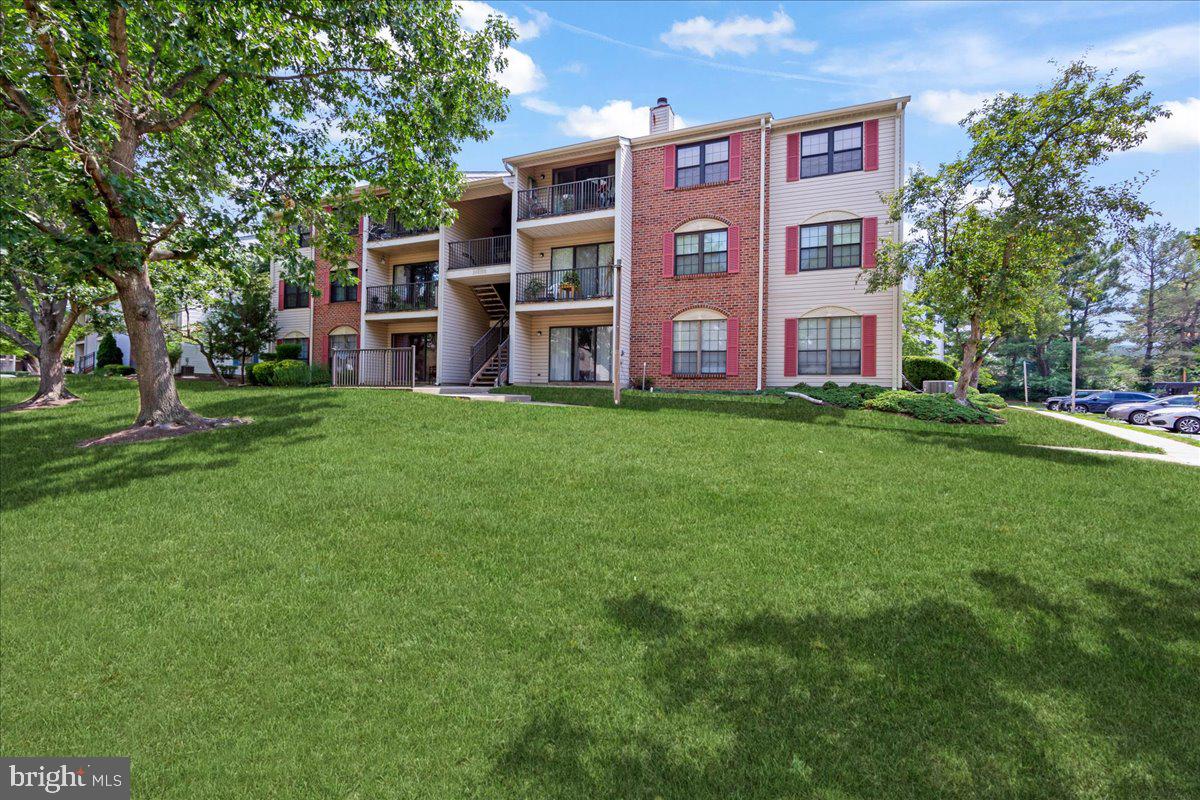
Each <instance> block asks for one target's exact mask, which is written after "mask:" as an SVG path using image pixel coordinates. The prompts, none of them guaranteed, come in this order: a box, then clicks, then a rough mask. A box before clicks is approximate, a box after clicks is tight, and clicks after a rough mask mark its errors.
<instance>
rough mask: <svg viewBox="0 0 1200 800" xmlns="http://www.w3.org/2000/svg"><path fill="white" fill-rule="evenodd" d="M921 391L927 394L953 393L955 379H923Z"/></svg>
mask: <svg viewBox="0 0 1200 800" xmlns="http://www.w3.org/2000/svg"><path fill="white" fill-rule="evenodd" d="M921 391H923V392H925V394H953V393H954V381H922V383H921Z"/></svg>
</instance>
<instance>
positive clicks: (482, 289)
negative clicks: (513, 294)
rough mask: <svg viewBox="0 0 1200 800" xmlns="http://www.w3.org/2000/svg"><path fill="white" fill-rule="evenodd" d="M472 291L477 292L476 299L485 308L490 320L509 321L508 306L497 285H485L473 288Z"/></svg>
mask: <svg viewBox="0 0 1200 800" xmlns="http://www.w3.org/2000/svg"><path fill="white" fill-rule="evenodd" d="M471 291H473V292H475V298H476V299H477V300H478V301H479V305H481V306H483V310H484V311H486V312H487V315H488V317H489V318H491V319H494V320H498V319H504V320H506V319H508V304H507V303H506V302H505V301H504V297H503V296H501V294H500V292H498V291H497V290H496V285H495V284H492V283H483V284H479V285H478V286H472V287H471Z"/></svg>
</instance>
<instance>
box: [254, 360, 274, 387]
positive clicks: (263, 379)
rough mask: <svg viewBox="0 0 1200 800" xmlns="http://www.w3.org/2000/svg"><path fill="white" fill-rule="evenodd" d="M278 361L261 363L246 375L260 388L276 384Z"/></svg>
mask: <svg viewBox="0 0 1200 800" xmlns="http://www.w3.org/2000/svg"><path fill="white" fill-rule="evenodd" d="M278 363H279V362H278V361H260V362H258V363H257V364H255V365H254V366H252V367H251V368H250V370H249V371H248V372H247V373H246V375H247V376H248V377H249V378H250V382H251V383H253V384H257V385H259V386H270V385H272V384H273V383H274V382H275V365H276V364H278Z"/></svg>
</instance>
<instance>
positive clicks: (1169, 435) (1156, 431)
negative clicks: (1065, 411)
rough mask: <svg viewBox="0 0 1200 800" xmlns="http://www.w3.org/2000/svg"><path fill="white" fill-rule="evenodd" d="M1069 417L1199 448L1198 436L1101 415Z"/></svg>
mask: <svg viewBox="0 0 1200 800" xmlns="http://www.w3.org/2000/svg"><path fill="white" fill-rule="evenodd" d="M1070 414H1071V416H1073V417H1079V418H1080V419H1087V420H1091V421H1092V422H1100V423H1103V424H1105V425H1112V426H1113V427H1116V428H1125V429H1127V430H1135V431H1140V432H1142V433H1148V434H1150V435H1151V436H1158V437H1161V438H1163V439H1174V440H1175V441H1177V442H1183V443H1184V444H1190V445H1191V446H1192V447H1200V436H1196V435H1194V434H1188V433H1175V432H1174V431H1166V430H1163V429H1162V428H1156V427H1154V426H1153V425H1130V424H1129V423H1128V422H1122V421H1121V420H1118V419H1112V418H1111V417H1106V416H1104V415H1102V414H1078V413H1075V412H1074V411H1072V412H1070Z"/></svg>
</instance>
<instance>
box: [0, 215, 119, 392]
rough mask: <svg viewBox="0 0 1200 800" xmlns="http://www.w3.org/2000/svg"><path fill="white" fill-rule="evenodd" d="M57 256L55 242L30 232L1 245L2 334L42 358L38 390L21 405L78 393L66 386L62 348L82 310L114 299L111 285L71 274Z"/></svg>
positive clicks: (22, 349)
mask: <svg viewBox="0 0 1200 800" xmlns="http://www.w3.org/2000/svg"><path fill="white" fill-rule="evenodd" d="M42 244H43V245H45V243H44V242H43V243H42ZM55 258H56V256H55V253H54V249H53V248H52V247H49V246H39V244H38V242H37V240H36V239H32V238H27V239H21V240H16V241H13V242H11V243H10V244H9V245H7V246H4V245H0V338H3V339H5V340H7V341H8V342H10V343H11V344H13V345H15V346H16V347H17V348H19V349H20V350H21V351H23V352H24V353H27V354H28V355H30V356H33V358H35V359H36V360H37V364H38V388H37V391H36V392H35V393H34V395H33V397H31V398H29V399H28V400H26V401H24V402H22V403H21V404H20V405H19V406H18V407H19V408H26V409H28V408H39V407H51V406H56V405H60V404H62V403H66V402H71V401H73V400H77V399H78V398H77V397H76V396H75V395H74V394H72V393H71V392H70V391H69V390H68V389H67V386H66V379H65V378H66V376H65V370H64V368H63V355H62V354H63V349H64V348H65V347H66V346H67V345H68V344H69V343H70V342H71V340H72V337H73V334H74V331H75V323H76V321H77V320H78V319H79V317H80V315H82V314H84V313H85V312H87V311H88V310H89V309H93V308H96V307H98V306H99V305H100V304H102V303H105V302H108V301H111V300H112V299H113V297H112V294H111V289H110V288H105V287H103V286H96V285H95V283H96V282H95V281H92V282H91V283H90V284H89V283H87V282H84V281H80V280H78V279H73V278H72V277H71V275H70V271H69V270H66V269H63V267H62V265H61V264H58V263H56V262H55ZM106 292H107V296H105V295H106Z"/></svg>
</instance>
